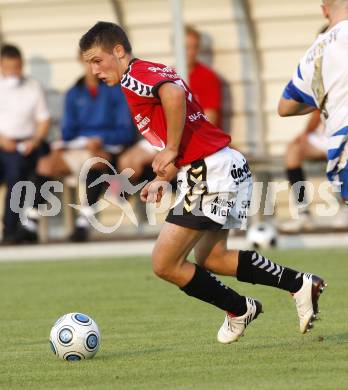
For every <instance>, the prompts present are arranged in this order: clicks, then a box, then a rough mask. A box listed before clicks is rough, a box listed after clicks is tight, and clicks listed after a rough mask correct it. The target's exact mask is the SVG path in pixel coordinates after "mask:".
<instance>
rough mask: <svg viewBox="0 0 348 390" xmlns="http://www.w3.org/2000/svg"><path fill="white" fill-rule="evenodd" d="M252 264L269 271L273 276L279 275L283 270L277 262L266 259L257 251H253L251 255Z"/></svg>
mask: <svg viewBox="0 0 348 390" xmlns="http://www.w3.org/2000/svg"><path fill="white" fill-rule="evenodd" d="M252 260H253V261H252V263H251V264H252V265H253V266H255V267H258V268H260V269H262V270H264V271H266V272H269V273H271V274H272V275H273V276H278V275H279V278H280V277H281V274H282V272H283V267H282V266H280V265H279V264H275V263H273V262H272V261H271V260H268V259H266V258H265V257H263V256H261V255H259V254H258V253H256V252H255V253H254V254H253V256H252Z"/></svg>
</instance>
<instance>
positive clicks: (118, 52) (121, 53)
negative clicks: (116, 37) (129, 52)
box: [112, 45, 126, 59]
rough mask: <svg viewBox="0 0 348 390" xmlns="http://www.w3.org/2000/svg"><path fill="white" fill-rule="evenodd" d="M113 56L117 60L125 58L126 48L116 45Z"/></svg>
mask: <svg viewBox="0 0 348 390" xmlns="http://www.w3.org/2000/svg"><path fill="white" fill-rule="evenodd" d="M112 54H113V55H114V56H116V57H117V58H119V59H120V58H123V57H124V56H125V54H126V52H125V50H124V47H123V46H122V45H115V46H114V48H113V50H112Z"/></svg>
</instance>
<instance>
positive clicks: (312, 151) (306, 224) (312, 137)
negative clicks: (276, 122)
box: [280, 110, 328, 232]
mask: <svg viewBox="0 0 348 390" xmlns="http://www.w3.org/2000/svg"><path fill="white" fill-rule="evenodd" d="M327 143H328V139H327V137H326V136H325V135H324V125H323V123H322V122H321V120H320V111H319V110H316V111H314V112H313V113H312V114H311V117H310V119H309V121H308V123H307V126H306V127H305V129H304V131H303V132H302V133H301V134H300V135H298V136H297V137H296V138H295V139H294V140H293V141H292V142H291V143H290V144H289V145H288V147H287V149H286V153H285V167H286V172H287V176H288V180H289V182H290V185H291V187H292V189H293V195H294V200H295V202H296V205H297V207H298V214H299V218H298V219H291V220H289V221H286V222H284V223H282V224H281V225H280V228H281V230H284V231H288V232H297V231H300V230H302V229H312V228H313V227H314V222H313V220H312V218H311V215H310V211H309V208H308V206H306V205H307V200H306V194H305V190H306V188H305V186H304V185H303V186H301V187H299V188H296V186H295V187H293V186H294V184H296V183H297V182H304V181H305V180H306V179H305V173H304V171H303V168H302V164H303V162H304V161H308V160H326V154H327Z"/></svg>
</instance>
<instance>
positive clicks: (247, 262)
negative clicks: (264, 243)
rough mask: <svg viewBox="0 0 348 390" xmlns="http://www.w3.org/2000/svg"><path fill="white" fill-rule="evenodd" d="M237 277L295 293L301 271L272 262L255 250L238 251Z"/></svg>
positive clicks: (298, 286) (243, 280)
mask: <svg viewBox="0 0 348 390" xmlns="http://www.w3.org/2000/svg"><path fill="white" fill-rule="evenodd" d="M238 260H239V262H238V267H237V279H238V280H240V281H241V282H248V283H253V284H263V285H266V286H273V287H278V288H281V289H282V290H286V291H289V292H291V293H295V292H296V291H298V290H299V289H300V288H301V287H302V273H301V272H297V271H294V270H292V269H290V268H286V267H283V266H282V265H279V264H276V263H273V262H272V261H271V260H268V259H266V258H265V257H263V256H261V255H260V254H259V253H257V252H255V251H239V259H238Z"/></svg>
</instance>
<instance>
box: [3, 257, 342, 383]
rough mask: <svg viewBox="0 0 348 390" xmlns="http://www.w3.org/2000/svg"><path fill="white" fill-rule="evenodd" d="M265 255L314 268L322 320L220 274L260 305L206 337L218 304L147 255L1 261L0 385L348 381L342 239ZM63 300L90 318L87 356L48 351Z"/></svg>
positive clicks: (217, 317) (218, 317)
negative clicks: (302, 316)
mask: <svg viewBox="0 0 348 390" xmlns="http://www.w3.org/2000/svg"><path fill="white" fill-rule="evenodd" d="M268 255H269V256H270V257H271V258H272V259H274V260H276V261H278V262H281V263H283V264H287V265H289V266H291V267H293V268H297V269H301V270H304V271H310V272H315V273H318V274H320V275H323V276H324V277H325V279H326V280H327V282H328V284H329V287H328V289H327V290H326V292H325V294H324V295H323V297H322V299H321V302H320V303H321V305H320V307H321V311H322V313H321V320H320V321H317V322H316V324H315V325H316V326H315V328H314V330H313V331H312V332H311V333H310V334H308V335H304V336H303V335H301V334H300V333H299V330H298V323H297V315H296V311H295V308H294V305H293V303H292V300H291V298H290V296H289V295H288V294H287V293H286V292H283V291H278V290H275V289H272V288H269V287H262V286H252V285H248V284H245V283H243V284H242V283H239V282H237V281H236V280H235V279H232V278H225V279H224V280H225V281H226V282H227V283H228V284H229V285H231V286H233V287H234V288H236V289H237V290H238V291H239V292H240V293H243V294H248V295H251V296H255V297H258V298H259V299H260V300H262V302H263V305H264V310H265V313H264V314H263V315H262V316H260V317H259V319H258V320H257V321H255V322H254V323H253V324H252V325H251V326H250V328H248V329H247V331H246V336H245V337H243V338H242V339H241V341H239V342H238V343H235V344H231V345H227V346H225V345H220V344H218V343H217V342H216V332H217V330H218V328H219V326H220V325H221V322H222V320H223V313H221V312H220V311H219V310H217V309H216V308H214V307H212V306H209V305H207V304H204V303H201V302H199V301H196V300H194V299H192V298H189V297H187V296H185V295H184V294H183V293H182V292H180V291H179V290H178V289H177V288H175V287H174V286H172V285H169V284H166V283H165V282H163V281H161V280H158V279H156V278H155V277H154V276H153V275H152V273H151V267H150V262H149V259H147V258H127V259H122V260H119V259H117V260H103V259H98V260H85V261H82V260H81V261H74V262H53V263H52V262H47V263H13V264H11V263H6V264H1V265H0V297H1V298H0V341H1V349H0V389H6V390H10V389H24V390H28V389H35V390H39V389H45V390H54V389H69V390H70V389H97V390H104V389H113V390H114V389H122V390H123V389H146V390H147V389H150V390H153V389H164V388H166V389H185V390H186V389H197V390H201V389H219V390H220V389H243V390H246V389H267V390H272V389H275V390H282V389H289V390H293V389H296V388H300V389H301V390H305V389H318V388H321V389H340V390H342V389H348V327H347V320H348V316H347V309H346V308H347V298H346V288H347V274H348V256H347V251H343V250H326V251H324V250H321V251H319V250H318V251H286V252H284V251H283V252H282V251H273V252H269V253H268ZM70 311H80V312H85V313H87V314H90V315H91V316H92V317H93V318H94V319H95V320H96V321H97V323H98V325H99V328H100V329H101V332H102V347H101V349H100V351H99V352H98V354H97V355H96V357H95V358H94V359H92V360H89V361H82V362H75V363H68V362H65V361H60V360H58V359H57V358H56V357H55V356H54V355H53V354H52V353H51V351H50V348H49V344H48V335H49V331H50V328H51V326H52V324H53V323H54V321H55V320H56V319H57V318H58V317H59V316H60V315H62V314H64V313H67V312H70Z"/></svg>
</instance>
